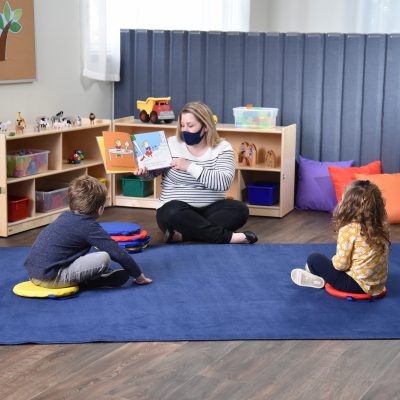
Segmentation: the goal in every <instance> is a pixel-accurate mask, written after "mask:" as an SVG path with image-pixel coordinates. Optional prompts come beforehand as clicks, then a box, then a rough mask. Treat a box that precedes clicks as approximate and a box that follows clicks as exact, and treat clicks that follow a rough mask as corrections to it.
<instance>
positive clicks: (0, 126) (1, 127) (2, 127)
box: [0, 121, 11, 132]
mask: <svg viewBox="0 0 400 400" xmlns="http://www.w3.org/2000/svg"><path fill="white" fill-rule="evenodd" d="M10 126H11V121H5V122H2V121H0V132H6V131H7V130H8V129H9V128H10Z"/></svg>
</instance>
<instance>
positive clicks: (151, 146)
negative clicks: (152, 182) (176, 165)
mask: <svg viewBox="0 0 400 400" xmlns="http://www.w3.org/2000/svg"><path fill="white" fill-rule="evenodd" d="M131 139H132V144H133V149H134V151H135V155H136V159H137V162H138V166H139V168H143V167H146V168H147V169H148V170H153V169H160V168H168V167H170V166H171V161H172V156H171V152H170V149H169V146H168V141H167V138H166V137H165V133H164V131H157V132H145V133H135V134H133V135H131Z"/></svg>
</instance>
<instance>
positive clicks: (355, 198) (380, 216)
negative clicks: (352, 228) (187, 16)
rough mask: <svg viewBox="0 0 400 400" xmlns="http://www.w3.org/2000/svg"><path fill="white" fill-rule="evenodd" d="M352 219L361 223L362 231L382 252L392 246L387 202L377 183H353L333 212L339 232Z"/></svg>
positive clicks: (357, 181)
mask: <svg viewBox="0 0 400 400" xmlns="http://www.w3.org/2000/svg"><path fill="white" fill-rule="evenodd" d="M351 222H358V223H359V224H360V225H361V234H362V235H363V236H364V237H365V240H366V242H367V243H368V245H369V246H371V248H373V249H375V250H377V251H381V250H384V248H385V247H386V246H388V245H390V235H389V223H388V217H387V214H386V209H385V201H384V199H383V197H382V193H381V191H380V190H379V188H378V186H376V185H375V184H374V183H372V182H370V181H368V180H356V181H353V182H352V183H350V184H349V185H348V186H347V188H346V190H345V192H344V195H343V199H342V201H341V202H340V203H339V204H338V205H337V207H336V209H335V211H334V213H333V224H334V227H335V231H336V232H337V231H339V229H340V228H342V227H343V226H345V225H347V224H350V223H351Z"/></svg>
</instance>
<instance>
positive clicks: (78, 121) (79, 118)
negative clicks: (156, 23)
mask: <svg viewBox="0 0 400 400" xmlns="http://www.w3.org/2000/svg"><path fill="white" fill-rule="evenodd" d="M76 126H82V118H81V117H80V116H79V115H78V117H77V118H76Z"/></svg>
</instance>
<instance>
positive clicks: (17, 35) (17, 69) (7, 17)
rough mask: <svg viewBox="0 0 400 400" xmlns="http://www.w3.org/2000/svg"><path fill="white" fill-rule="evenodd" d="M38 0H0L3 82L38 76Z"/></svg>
mask: <svg viewBox="0 0 400 400" xmlns="http://www.w3.org/2000/svg"><path fill="white" fill-rule="evenodd" d="M33 1H34V0H0V83H13V82H24V81H33V80H35V79H36V60H35V26H34V11H33Z"/></svg>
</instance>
